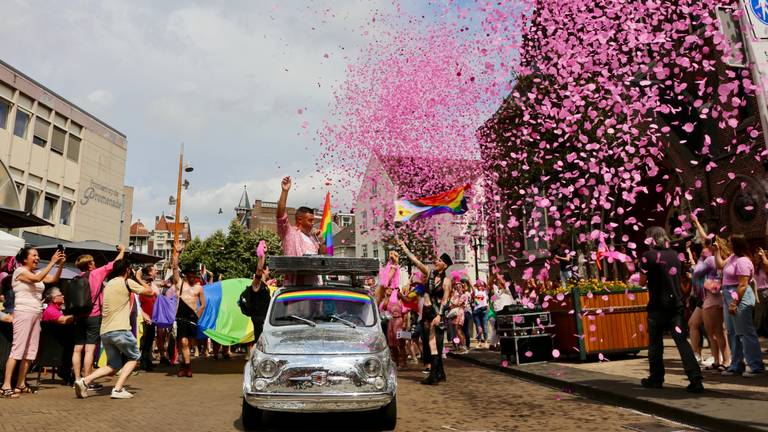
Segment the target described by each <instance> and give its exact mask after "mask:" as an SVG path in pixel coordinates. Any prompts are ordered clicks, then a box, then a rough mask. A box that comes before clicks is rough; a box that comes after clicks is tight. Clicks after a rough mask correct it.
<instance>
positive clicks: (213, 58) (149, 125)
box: [0, 0, 393, 234]
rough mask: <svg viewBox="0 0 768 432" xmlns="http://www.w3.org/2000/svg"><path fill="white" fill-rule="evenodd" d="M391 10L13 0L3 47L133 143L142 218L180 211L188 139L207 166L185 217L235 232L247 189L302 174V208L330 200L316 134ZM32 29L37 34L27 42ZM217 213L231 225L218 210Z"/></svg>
mask: <svg viewBox="0 0 768 432" xmlns="http://www.w3.org/2000/svg"><path fill="white" fill-rule="evenodd" d="M32 3H34V5H32ZM392 7H393V6H392V4H391V3H390V2H387V1H386V0H316V1H312V2H281V1H278V0H273V1H261V0H260V1H257V2H254V1H248V0H239V1H235V0H233V1H227V2H186V1H185V2H181V1H173V0H169V1H164V2H156V1H151V0H136V1H132V2H124V1H119V0H105V1H99V2H93V1H92V0H70V1H68V2H66V5H64V4H62V3H61V2H58V1H54V0H37V1H35V2H25V1H13V2H4V4H3V16H5V17H8V18H9V19H7V20H5V21H7V22H6V23H5V25H3V26H0V40H3V41H6V42H7V43H6V44H4V48H3V54H2V56H3V60H5V61H7V62H9V63H10V64H12V65H14V66H15V67H17V68H19V69H20V70H22V71H23V72H25V73H27V74H28V75H30V76H32V77H33V78H35V79H36V80H38V81H40V82H42V83H43V84H45V85H46V86H48V87H50V88H51V89H52V90H54V91H55V92H57V93H59V94H61V95H62V96H64V97H66V98H68V99H70V100H72V101H73V102H75V103H77V104H81V105H82V106H84V107H85V108H86V109H87V110H88V111H89V112H91V113H93V114H94V115H97V116H99V117H100V118H101V119H102V120H103V121H106V122H107V123H109V124H111V125H112V126H114V127H115V128H116V129H118V130H120V131H122V132H124V133H126V134H127V135H128V149H129V150H128V165H127V174H126V183H127V184H130V185H133V186H135V188H136V189H135V190H136V194H135V197H134V215H135V217H136V218H138V217H141V218H142V220H144V221H152V220H154V215H157V214H159V213H160V212H161V211H163V210H169V209H170V207H169V206H168V205H167V199H168V195H170V194H174V193H175V185H176V175H177V172H176V166H177V161H178V144H179V143H180V142H184V143H186V148H187V154H186V155H185V156H186V158H187V159H189V160H191V161H192V162H193V163H195V165H196V171H195V173H193V175H191V176H190V181H191V182H192V188H191V189H190V191H189V192H188V196H189V197H190V198H189V199H188V200H185V201H184V202H185V208H186V203H189V207H188V208H187V212H188V215H189V217H190V219H191V221H192V225H193V229H194V230H195V232H196V233H201V234H207V233H209V232H211V231H213V230H214V229H216V228H218V227H226V225H227V223H228V221H229V216H231V215H232V214H233V213H232V208H233V207H234V206H235V204H236V203H237V200H238V199H239V197H240V191H241V187H242V184H245V183H247V184H249V188H248V189H249V194H250V195H251V197H252V198H253V199H255V198H265V199H271V200H274V199H276V198H277V195H276V194H277V188H278V185H279V179H280V178H281V177H282V176H283V175H286V174H292V175H296V176H298V179H297V189H296V190H295V191H294V192H293V193H292V195H291V201H292V204H297V205H300V204H304V203H308V204H311V205H314V206H319V205H320V204H321V201H322V197H323V195H324V190H325V189H326V188H327V186H325V185H324V183H323V180H322V179H320V177H321V176H319V175H317V179H315V178H314V177H313V176H311V175H310V173H314V172H315V166H314V163H315V160H316V159H317V157H318V154H319V153H320V149H319V148H318V146H317V144H316V141H314V140H313V139H312V138H313V135H312V133H311V132H312V130H313V129H314V128H317V127H319V126H320V125H321V121H322V119H323V118H324V117H325V116H326V112H327V110H328V106H329V104H330V102H331V100H332V90H333V86H334V85H336V84H338V83H340V82H341V81H342V80H343V79H344V74H345V68H346V66H347V64H348V63H349V62H350V61H351V60H352V59H354V57H355V56H356V54H357V53H358V51H359V48H360V47H361V46H363V45H364V44H365V43H366V41H367V40H369V39H371V38H373V37H375V36H376V35H377V27H376V26H378V25H380V24H379V23H378V20H377V23H376V24H373V23H372V22H371V16H372V13H373V12H372V11H374V10H377V9H378V10H391V9H392ZM32 27H34V28H35V37H34V38H22V37H21V36H19V35H21V34H23V33H24V29H28V28H32ZM364 31H368V35H367V36H364V35H363V32H364ZM326 53H328V54H329V58H325V57H324V54H326ZM299 108H305V109H306V110H305V112H304V113H303V114H301V115H299V114H298V113H297V109H299ZM305 121H306V122H308V125H309V126H308V128H307V129H304V128H302V123H303V122H305ZM310 184H311V185H313V186H315V187H316V189H315V190H312V188H311V186H310ZM332 193H349V194H350V195H351V194H352V192H350V191H338V190H334V189H332ZM219 207H221V208H222V209H223V211H224V215H226V216H227V217H226V218H222V217H218V215H216V213H217V212H218V209H219ZM224 215H222V216H224Z"/></svg>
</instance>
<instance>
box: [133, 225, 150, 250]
mask: <svg viewBox="0 0 768 432" xmlns="http://www.w3.org/2000/svg"><path fill="white" fill-rule="evenodd" d="M130 230H131V231H130V240H129V242H128V250H130V251H133V252H139V253H143V254H149V239H150V232H149V230H148V229H147V227H145V226H144V224H143V223H142V222H141V219H139V220H138V221H136V222H134V223H132V224H131V228H130Z"/></svg>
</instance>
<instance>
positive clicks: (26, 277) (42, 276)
mask: <svg viewBox="0 0 768 432" xmlns="http://www.w3.org/2000/svg"><path fill="white" fill-rule="evenodd" d="M63 256H64V254H63V253H62V252H61V251H58V250H57V251H56V252H54V253H53V257H51V261H49V262H48V265H47V266H45V268H43V269H42V270H41V271H39V272H37V273H32V272H31V271H22V272H21V273H19V276H18V277H17V279H18V280H20V281H22V282H26V283H38V282H45V280H46V279H47V278H48V277H49V276H48V274H49V273H50V272H51V269H53V266H54V265H56V263H57V262H59V261H60V260H61V257H63ZM58 273H59V276H61V267H59V270H58ZM56 280H58V277H57V278H56Z"/></svg>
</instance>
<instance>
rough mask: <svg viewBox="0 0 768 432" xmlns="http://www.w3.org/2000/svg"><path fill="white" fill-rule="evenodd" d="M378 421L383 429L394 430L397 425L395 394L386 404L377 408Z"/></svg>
mask: <svg viewBox="0 0 768 432" xmlns="http://www.w3.org/2000/svg"><path fill="white" fill-rule="evenodd" d="M379 423H380V425H381V428H382V429H383V430H388V431H389V430H395V428H396V427H397V396H395V397H394V398H392V401H391V402H390V403H388V404H387V405H386V406H384V407H381V408H379Z"/></svg>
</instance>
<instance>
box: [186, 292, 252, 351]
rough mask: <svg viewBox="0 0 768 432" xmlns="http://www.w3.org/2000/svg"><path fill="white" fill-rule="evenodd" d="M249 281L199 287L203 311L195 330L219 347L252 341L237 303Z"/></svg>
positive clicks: (248, 328)
mask: <svg viewBox="0 0 768 432" xmlns="http://www.w3.org/2000/svg"><path fill="white" fill-rule="evenodd" d="M250 286H251V280H250V279H226V280H223V281H219V282H214V283H211V284H208V285H205V286H204V287H203V290H204V292H205V310H203V316H201V317H200V320H199V321H198V322H197V326H198V330H199V331H202V332H203V333H204V334H205V335H206V336H208V337H209V338H211V339H213V340H214V341H216V342H218V343H220V344H221V345H235V344H239V343H246V342H250V341H252V340H253V323H252V322H251V319H250V318H249V317H247V316H245V315H243V313H242V312H241V311H240V307H239V306H238V305H237V300H238V299H239V298H240V293H242V292H243V290H244V289H245V288H246V287H250Z"/></svg>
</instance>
